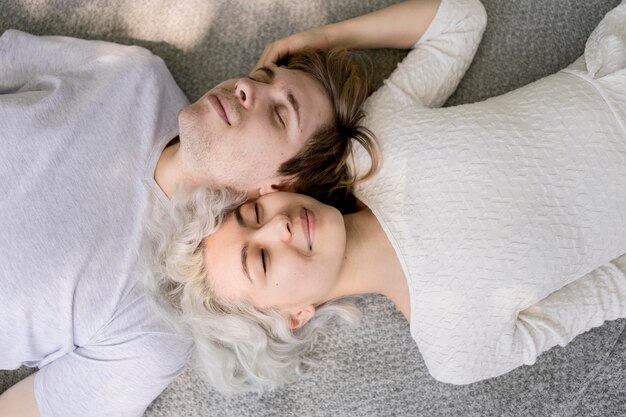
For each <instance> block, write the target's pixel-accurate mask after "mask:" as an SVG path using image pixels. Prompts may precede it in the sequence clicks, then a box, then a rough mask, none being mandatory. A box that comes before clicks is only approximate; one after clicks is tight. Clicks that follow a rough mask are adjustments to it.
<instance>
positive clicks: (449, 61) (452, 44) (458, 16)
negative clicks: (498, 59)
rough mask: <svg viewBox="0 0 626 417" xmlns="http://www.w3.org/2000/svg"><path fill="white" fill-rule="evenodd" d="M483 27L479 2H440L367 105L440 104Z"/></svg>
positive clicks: (462, 70)
mask: <svg viewBox="0 0 626 417" xmlns="http://www.w3.org/2000/svg"><path fill="white" fill-rule="evenodd" d="M486 24H487V14H486V12H485V9H484V7H483V5H482V4H481V2H480V1H479V0H442V1H441V4H440V5H439V10H437V13H436V15H435V18H434V19H433V21H432V22H431V24H430V26H429V27H428V29H427V30H426V32H425V33H424V35H422V37H421V38H420V40H419V41H418V42H417V43H416V44H415V46H414V48H413V50H411V51H410V52H409V54H408V55H407V56H406V57H405V58H404V60H403V61H402V62H401V63H400V64H398V67H397V68H396V69H395V70H394V72H393V73H392V74H391V76H390V77H389V78H388V79H387V80H385V85H384V86H383V87H381V88H380V89H379V90H378V91H377V92H376V93H375V94H374V95H372V97H371V98H370V100H369V101H370V102H371V103H369V106H374V107H376V108H377V110H379V109H378V108H379V107H380V106H385V107H388V106H389V105H393V104H391V103H398V105H400V106H404V105H406V104H409V103H412V104H414V105H415V104H417V105H419V106H426V107H439V106H441V105H443V103H444V102H445V101H446V99H447V98H448V97H449V96H450V95H451V94H452V93H453V92H454V90H455V89H456V87H457V86H458V84H459V82H460V81H461V78H463V75H464V74H465V71H466V70H467V68H468V67H469V65H470V63H471V62H472V59H473V58H474V54H475V53H476V50H477V49H478V44H479V43H480V40H481V38H482V35H483V32H484V30H485V25H486ZM390 96H391V97H390ZM378 102H380V105H378V104H379V103H378ZM368 110H369V109H368Z"/></svg>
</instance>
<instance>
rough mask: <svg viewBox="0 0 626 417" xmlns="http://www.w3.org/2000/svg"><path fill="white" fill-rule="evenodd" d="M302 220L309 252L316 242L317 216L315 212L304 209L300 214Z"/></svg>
mask: <svg viewBox="0 0 626 417" xmlns="http://www.w3.org/2000/svg"><path fill="white" fill-rule="evenodd" d="M300 219H301V220H302V229H303V231H304V236H305V237H306V240H307V242H308V244H309V250H312V249H313V242H314V241H315V216H314V215H313V212H311V211H309V210H307V209H305V208H303V209H302V212H301V213H300Z"/></svg>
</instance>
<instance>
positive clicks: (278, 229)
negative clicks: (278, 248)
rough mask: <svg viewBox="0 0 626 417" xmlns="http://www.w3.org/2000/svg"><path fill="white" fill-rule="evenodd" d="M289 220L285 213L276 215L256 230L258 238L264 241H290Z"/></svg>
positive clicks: (290, 227) (290, 228)
mask: <svg viewBox="0 0 626 417" xmlns="http://www.w3.org/2000/svg"><path fill="white" fill-rule="evenodd" d="M292 231H293V228H292V224H291V220H290V219H289V217H288V216H286V215H282V214H281V215H276V216H274V218H272V220H270V221H269V222H267V223H265V224H264V225H263V226H262V227H261V228H260V229H259V230H258V231H257V233H258V235H259V238H260V240H262V241H263V242H264V243H269V242H283V243H290V242H291V236H292V234H293V233H292Z"/></svg>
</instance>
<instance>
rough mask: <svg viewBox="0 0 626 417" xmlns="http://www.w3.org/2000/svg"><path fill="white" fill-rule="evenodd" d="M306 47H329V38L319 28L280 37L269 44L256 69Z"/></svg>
mask: <svg viewBox="0 0 626 417" xmlns="http://www.w3.org/2000/svg"><path fill="white" fill-rule="evenodd" d="M306 48H313V49H327V48H328V39H327V37H326V35H324V33H323V32H322V31H321V30H319V29H312V30H307V31H304V32H299V33H296V34H295V35H291V36H288V37H286V38H282V39H279V40H277V41H274V42H272V43H270V44H269V45H267V46H266V47H265V49H263V53H262V54H261V57H260V58H259V61H258V62H257V64H256V66H255V67H254V69H257V68H259V67H262V66H267V65H270V64H274V63H276V62H278V61H279V60H280V59H282V58H284V57H285V56H287V55H291V54H294V53H297V52H299V51H302V50H303V49H306Z"/></svg>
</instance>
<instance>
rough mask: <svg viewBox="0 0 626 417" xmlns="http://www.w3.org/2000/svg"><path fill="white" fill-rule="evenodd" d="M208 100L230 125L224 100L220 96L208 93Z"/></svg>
mask: <svg viewBox="0 0 626 417" xmlns="http://www.w3.org/2000/svg"><path fill="white" fill-rule="evenodd" d="M207 100H209V103H210V104H211V106H213V108H214V109H215V111H216V112H217V114H219V116H220V117H221V118H222V119H223V120H224V122H226V124H227V125H229V126H230V121H229V120H228V115H227V114H226V109H225V108H224V105H223V104H222V100H220V98H219V96H213V95H208V96H207Z"/></svg>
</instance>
